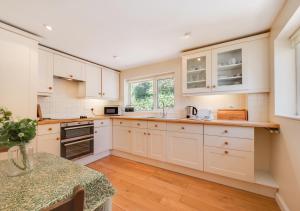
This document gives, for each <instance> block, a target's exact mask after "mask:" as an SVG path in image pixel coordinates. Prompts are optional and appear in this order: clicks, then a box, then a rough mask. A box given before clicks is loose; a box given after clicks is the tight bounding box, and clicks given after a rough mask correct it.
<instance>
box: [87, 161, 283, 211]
mask: <svg viewBox="0 0 300 211" xmlns="http://www.w3.org/2000/svg"><path fill="white" fill-rule="evenodd" d="M88 166H89V167H90V168H93V169H95V170H97V171H100V172H102V173H104V174H105V175H106V176H107V177H108V178H109V180H110V181H111V182H112V184H113V186H114V187H115V188H116V190H117V193H116V195H115V196H114V197H113V211H124V210H126V211H127V210H128V211H144V210H151V211H160V210H164V211H176V210H178V211H179V210H180V211H190V210H193V211H195V210H199V211H202V210H203V211H211V210H216V211H224V210H230V211H242V210H251V211H260V210H261V211H268V210H279V208H278V206H277V204H276V202H275V200H274V199H271V198H268V197H264V196H260V195H257V194H253V193H249V192H246V191H242V190H238V189H234V188H230V187H227V186H224V185H219V184H216V183H213V182H208V181H205V180H201V179H197V178H193V177H190V176H186V175H182V174H178V173H174V172H171V171H167V170H163V169H160V168H156V167H152V166H149V165H145V164H141V163H137V162H134V161H130V160H127V159H123V158H118V157H115V156H109V157H106V158H104V159H101V160H98V161H96V162H94V163H91V164H89V165H88Z"/></svg>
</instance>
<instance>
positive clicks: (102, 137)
mask: <svg viewBox="0 0 300 211" xmlns="http://www.w3.org/2000/svg"><path fill="white" fill-rule="evenodd" d="M111 135H112V128H111V127H110V126H108V127H98V128H96V127H95V128H94V154H99V153H101V152H106V151H108V150H110V149H111V148H112V137H111Z"/></svg>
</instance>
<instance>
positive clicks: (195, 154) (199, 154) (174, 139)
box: [167, 132, 203, 170]
mask: <svg viewBox="0 0 300 211" xmlns="http://www.w3.org/2000/svg"><path fill="white" fill-rule="evenodd" d="M167 162H170V163H174V164H177V165H181V166H185V167H189V168H193V169H197V170H203V136H202V135H199V134H192V133H182V132H181V133H180V132H168V133H167Z"/></svg>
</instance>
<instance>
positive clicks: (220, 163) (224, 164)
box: [204, 147, 254, 182]
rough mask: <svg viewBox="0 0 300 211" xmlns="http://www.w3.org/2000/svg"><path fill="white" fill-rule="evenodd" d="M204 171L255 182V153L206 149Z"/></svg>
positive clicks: (214, 148)
mask: <svg viewBox="0 0 300 211" xmlns="http://www.w3.org/2000/svg"><path fill="white" fill-rule="evenodd" d="M204 158H205V159H204V171H205V172H209V173H214V174H219V175H222V176H226V177H231V178H234V179H239V180H244V181H248V182H253V181H254V153H253V152H245V151H238V150H230V149H222V148H217V147H204Z"/></svg>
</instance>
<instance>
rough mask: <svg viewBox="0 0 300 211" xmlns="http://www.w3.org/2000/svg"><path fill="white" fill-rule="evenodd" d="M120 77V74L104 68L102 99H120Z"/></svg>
mask: <svg viewBox="0 0 300 211" xmlns="http://www.w3.org/2000/svg"><path fill="white" fill-rule="evenodd" d="M119 77H120V74H119V72H117V71H114V70H111V69H108V68H102V98H104V99H108V100H117V99H119Z"/></svg>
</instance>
